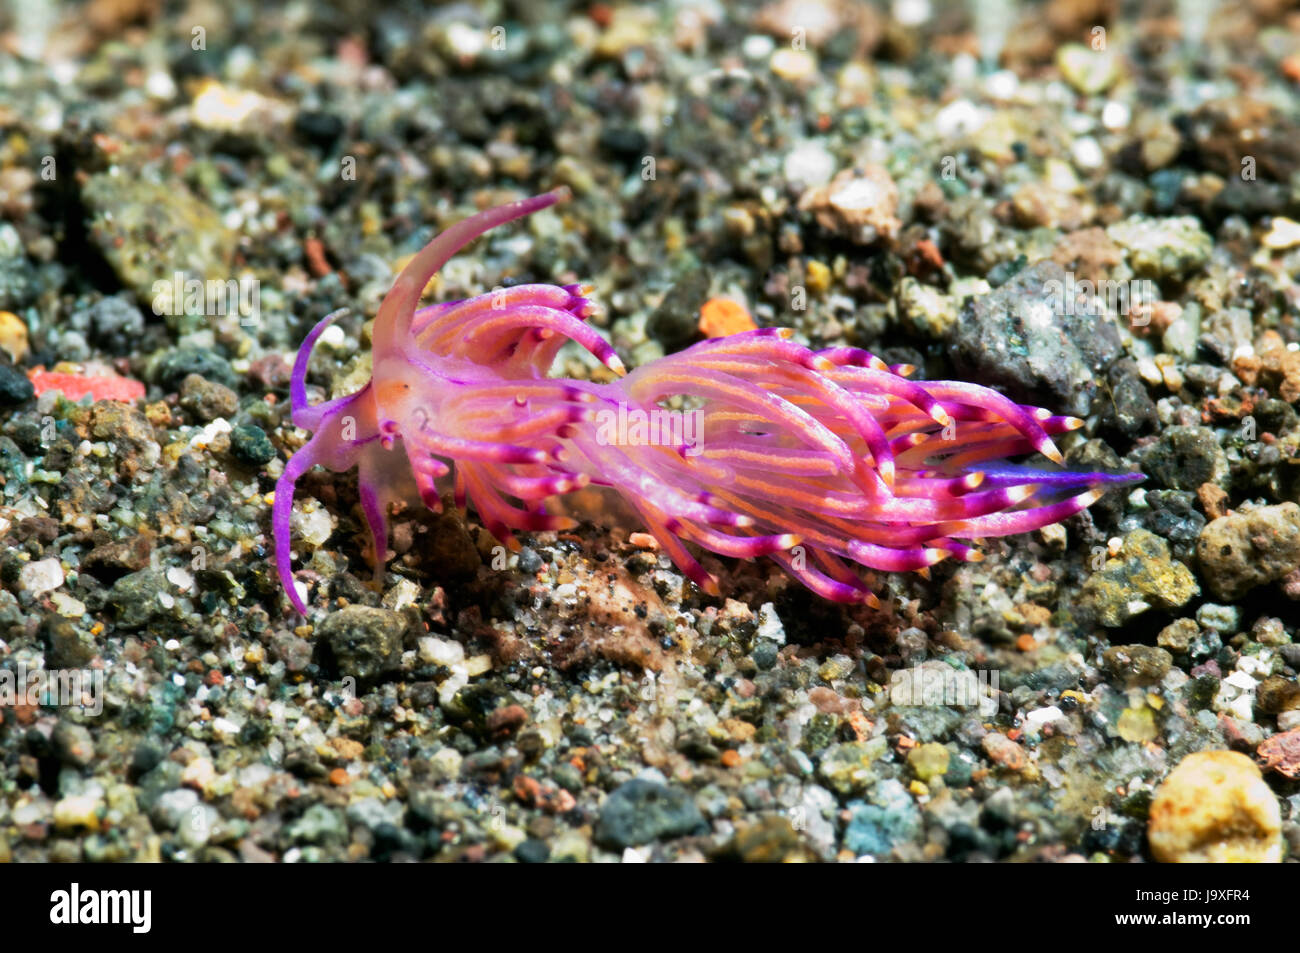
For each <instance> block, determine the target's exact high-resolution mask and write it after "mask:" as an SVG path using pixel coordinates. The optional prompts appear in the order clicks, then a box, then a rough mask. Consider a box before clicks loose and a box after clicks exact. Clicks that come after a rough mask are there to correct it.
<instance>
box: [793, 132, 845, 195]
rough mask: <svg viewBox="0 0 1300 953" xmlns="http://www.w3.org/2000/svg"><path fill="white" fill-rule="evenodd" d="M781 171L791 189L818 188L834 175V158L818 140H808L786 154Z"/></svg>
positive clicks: (801, 190)
mask: <svg viewBox="0 0 1300 953" xmlns="http://www.w3.org/2000/svg"><path fill="white" fill-rule="evenodd" d="M781 171H782V174H783V175H784V176H785V180H786V182H788V183H789V184H790V187H791V188H793V189H796V190H798V191H800V192H803V191H804V190H805V189H816V188H820V187H822V186H824V185H825V184H826V183H828V182H829V181H830V180H831V176H832V175H834V174H835V157H834V156H833V155H831V153H830V151H829V150H828V149H827V148H826V146H825V145H824V144H823V143H822V142H821V141H820V140H815V139H814V140H808V141H806V142H801V143H799V144H798V145H797V146H795V147H794V148H793V149H792V150H790V152H788V153H786V156H785V160H784V161H783V162H782V165H781Z"/></svg>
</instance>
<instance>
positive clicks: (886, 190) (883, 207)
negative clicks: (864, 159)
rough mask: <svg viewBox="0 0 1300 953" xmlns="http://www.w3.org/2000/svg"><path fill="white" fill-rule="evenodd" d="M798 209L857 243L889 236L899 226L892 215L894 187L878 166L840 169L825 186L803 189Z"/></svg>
mask: <svg viewBox="0 0 1300 953" xmlns="http://www.w3.org/2000/svg"><path fill="white" fill-rule="evenodd" d="M799 208H800V209H801V210H803V211H811V212H812V213H813V215H814V216H815V217H816V219H817V222H818V224H819V225H821V227H822V228H824V229H826V230H827V231H832V232H837V233H839V234H841V235H844V236H845V237H847V238H849V239H850V240H851V241H853V242H856V243H857V244H859V245H870V244H872V243H873V242H875V241H877V240H878V239H880V238H893V237H894V236H895V235H896V234H898V231H899V230H900V229H901V228H902V226H903V223H902V222H901V221H900V220H899V219H898V217H897V215H896V213H897V211H898V188H897V186H895V185H894V180H893V179H892V178H891V177H890V175H889V173H888V172H887V171H886V170H885V169H884V167H882V166H879V165H871V164H869V165H865V166H863V167H862V168H861V169H844V170H843V171H841V172H840V173H839V174H837V175H836V176H835V177H834V178H833V179H831V181H830V182H828V183H827V184H826V185H822V186H818V187H816V188H811V189H809V190H808V191H806V192H804V194H803V195H802V196H800V198H799Z"/></svg>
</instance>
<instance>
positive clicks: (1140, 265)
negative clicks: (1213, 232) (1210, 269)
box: [1106, 215, 1214, 278]
mask: <svg viewBox="0 0 1300 953" xmlns="http://www.w3.org/2000/svg"><path fill="white" fill-rule="evenodd" d="M1106 234H1107V235H1109V236H1110V237H1111V239H1112V240H1113V241H1114V242H1115V244H1117V245H1119V246H1121V247H1122V248H1124V249H1125V250H1126V251H1127V252H1128V259H1129V263H1130V264H1131V265H1132V266H1133V270H1134V271H1135V272H1137V273H1138V275H1144V276H1148V277H1152V278H1178V277H1182V276H1183V275H1186V274H1188V273H1189V272H1191V271H1194V270H1195V269H1197V268H1200V267H1201V266H1202V265H1204V264H1205V263H1206V261H1208V260H1209V257H1210V250H1211V249H1212V248H1213V247H1214V240H1213V239H1212V238H1210V236H1209V234H1208V233H1207V232H1206V231H1205V229H1203V228H1201V223H1200V222H1199V221H1198V220H1197V219H1196V218H1194V217H1192V216H1191V215H1183V216H1179V217H1175V218H1149V217H1147V216H1144V215H1135V216H1133V217H1131V218H1126V219H1124V220H1123V221H1122V222H1116V223H1115V224H1114V225H1111V226H1110V227H1109V228H1107V229H1106Z"/></svg>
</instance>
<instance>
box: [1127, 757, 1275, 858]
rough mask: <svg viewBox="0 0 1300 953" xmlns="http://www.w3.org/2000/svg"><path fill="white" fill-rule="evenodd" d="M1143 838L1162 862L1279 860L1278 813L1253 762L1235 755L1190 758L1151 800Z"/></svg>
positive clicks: (1271, 794)
mask: <svg viewBox="0 0 1300 953" xmlns="http://www.w3.org/2000/svg"><path fill="white" fill-rule="evenodd" d="M1150 816H1151V824H1150V827H1149V828H1148V830H1147V840H1148V842H1149V843H1150V845H1151V853H1152V855H1154V856H1155V858H1156V860H1159V861H1161V862H1163V863H1167V864H1181V863H1212V864H1214V863H1219V864H1222V863H1265V864H1278V863H1281V862H1282V812H1281V809H1280V808H1279V806H1278V803H1277V797H1276V795H1274V794H1273V792H1272V790H1270V789H1269V786H1268V785H1267V784H1266V783H1264V778H1263V776H1262V775H1261V774H1260V771H1259V768H1258V767H1256V766H1255V763H1254V762H1253V761H1251V760H1250V758H1248V757H1246V756H1245V755H1244V754H1238V753H1237V752H1235V751H1198V752H1195V753H1193V754H1189V755H1188V756H1187V757H1185V758H1183V760H1182V761H1181V762H1180V763H1179V765H1178V767H1176V768H1175V769H1174V770H1173V771H1172V772H1171V773H1170V775H1169V777H1167V778H1165V781H1164V783H1163V784H1161V785H1160V787H1159V789H1158V790H1157V791H1156V796H1155V798H1154V799H1153V800H1152V801H1151V815H1150Z"/></svg>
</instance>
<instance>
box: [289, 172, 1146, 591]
mask: <svg viewBox="0 0 1300 953" xmlns="http://www.w3.org/2000/svg"><path fill="white" fill-rule="evenodd" d="M565 194H566V192H565V190H555V191H552V192H548V193H546V194H544V195H539V196H536V197H534V198H531V199H524V200H522V201H519V202H514V203H511V204H509V205H503V206H500V207H499V208H494V209H489V210H487V211H484V212H480V213H479V214H477V215H473V216H471V217H469V218H467V219H465V220H464V221H462V222H460V223H458V224H456V225H454V226H452V227H451V228H449V229H447V230H446V231H445V232H443V233H442V234H441V235H439V236H438V237H437V238H435V239H434V240H433V241H432V242H430V243H429V245H427V246H426V247H425V248H424V249H423V250H421V251H420V252H419V253H418V254H417V255H416V256H415V257H414V258H413V259H412V261H411V262H410V263H409V264H408V265H407V266H406V268H404V269H403V270H402V273H401V274H400V275H399V276H398V278H397V279H396V281H395V283H394V286H393V289H392V290H391V291H390V292H389V294H388V295H387V296H386V297H385V298H384V301H383V303H382V305H381V306H380V310H379V314H378V316H377V318H376V321H375V326H374V334H373V345H374V371H373V375H374V376H373V378H372V380H371V382H370V383H368V384H367V385H366V386H365V387H364V388H363V389H362V390H360V391H358V392H357V393H356V394H353V395H350V396H348V397H343V398H339V399H336V400H332V401H327V402H324V403H321V404H315V405H311V404H308V402H307V394H306V373H307V363H308V359H309V357H310V354H311V349H312V347H313V345H314V344H315V343H316V341H317V340H318V339H319V338H320V335H321V334H322V333H323V332H324V330H325V328H326V327H327V326H328V324H329V322H330V321H331V320H332V318H333V317H334V316H333V315H331V316H330V317H327V318H325V319H324V320H322V321H321V322H320V323H319V324H317V325H316V327H315V328H313V329H312V331H311V332H310V333H309V334H308V336H307V338H306V340H305V341H304V343H303V346H302V349H301V351H300V352H299V354H298V357H297V360H296V361H295V364H294V370H293V377H292V381H291V387H290V391H291V408H292V414H293V421H294V423H296V424H297V425H298V426H300V427H303V428H305V429H307V430H311V431H313V434H312V437H311V439H310V440H309V441H308V442H307V443H306V445H304V446H303V447H302V448H301V449H300V450H299V451H298V452H297V453H296V454H295V455H294V456H293V457H292V458H291V459H290V461H289V462H288V464H287V465H286V467H285V470H284V474H283V475H282V476H281V477H280V480H279V482H278V483H277V484H276V496H275V504H274V507H273V511H272V527H273V531H274V534H275V539H276V568H277V571H278V572H279V574H280V578H281V580H282V582H283V583H284V586H285V589H286V591H287V592H288V594H289V599H290V602H291V603H292V605H293V606H294V608H295V609H297V610H298V611H299V612H305V611H306V603H305V601H304V600H303V599H302V598H301V596H300V594H299V592H298V591H297V589H296V588H295V584H294V580H293V574H292V562H291V557H290V535H291V520H290V516H291V512H292V506H293V495H294V489H295V485H296V482H297V480H298V479H299V478H300V477H301V476H302V475H303V474H304V473H306V472H307V470H309V469H310V468H311V467H312V466H314V465H316V464H318V463H319V464H322V465H324V466H326V467H328V468H330V469H333V470H336V471H342V470H347V469H350V468H351V467H357V468H358V470H359V488H360V498H361V511H362V515H363V516H364V518H365V521H366V524H367V526H368V528H369V530H370V533H371V536H372V539H373V542H374V553H375V570H376V573H377V574H378V573H381V572H382V570H383V565H384V562H385V559H386V555H387V533H388V529H387V516H388V507H389V505H390V504H391V503H393V502H394V501H396V499H397V498H398V493H399V489H398V487H399V484H402V483H403V477H405V476H413V477H414V485H415V488H416V490H418V494H419V497H420V499H421V500H422V501H423V502H424V504H425V505H426V506H427V507H429V508H431V509H434V510H438V509H440V508H441V506H442V494H443V493H444V492H446V491H447V490H450V491H451V492H452V493H453V496H454V498H455V501H456V504H457V505H458V506H465V505H472V506H473V508H474V510H475V512H476V514H477V516H478V518H479V519H480V520H481V521H482V523H483V525H484V526H485V527H486V528H487V529H488V530H489V531H490V532H492V533H493V534H494V535H496V536H497V537H498V538H499V539H500V540H501V541H502V542H503V543H504V544H505V545H507V546H508V547H509V548H511V549H516V548H517V547H518V545H519V544H518V541H517V540H516V539H515V538H514V537H513V535H512V532H513V531H519V530H524V531H533V532H537V531H554V530H561V529H568V528H572V527H573V526H574V525H576V524H575V523H574V521H573V520H572V519H571V518H570V516H569V515H567V514H564V513H562V512H559V511H557V510H558V508H557V507H555V506H552V505H551V504H552V501H559V500H560V499H561V498H562V497H563V496H564V495H565V494H568V493H572V492H574V491H576V490H579V489H581V488H583V487H586V486H591V487H596V488H604V489H606V490H607V491H609V492H612V493H615V494H618V495H619V496H620V497H622V499H623V500H624V501H626V502H627V503H628V504H629V506H630V508H631V510H633V511H634V512H635V513H637V514H638V515H639V516H640V519H641V521H642V524H643V525H644V526H645V528H646V529H647V530H648V531H649V532H650V533H651V534H652V535H653V536H654V537H655V538H656V540H657V541H658V543H659V545H660V547H661V549H662V551H663V552H664V553H665V554H666V555H667V556H668V557H669V558H671V559H672V560H673V562H674V563H676V565H677V566H678V568H679V569H680V570H681V571H682V573H683V574H684V575H685V576H686V577H687V578H689V579H690V580H692V581H693V582H695V583H696V584H697V585H698V586H699V587H700V588H701V589H702V590H703V591H704V592H706V593H709V594H711V595H719V594H720V593H721V592H722V587H721V584H720V581H719V580H718V578H717V577H716V576H715V575H714V574H713V573H711V572H709V571H708V570H707V569H706V568H705V567H704V565H703V564H702V563H701V562H700V561H699V559H698V558H697V557H696V555H695V554H694V553H693V552H692V550H691V549H690V548H688V546H694V547H698V549H700V550H703V551H706V552H710V553H713V554H716V555H719V556H726V557H731V558H741V559H752V558H755V557H759V556H766V557H769V558H771V559H773V560H775V561H776V562H777V563H778V564H779V565H781V566H782V567H783V568H784V569H785V570H786V572H788V573H789V574H790V575H791V576H793V577H794V578H795V579H797V580H798V581H799V582H801V583H802V584H804V585H805V586H807V587H808V588H809V589H811V590H812V591H813V592H815V593H817V594H819V595H821V596H823V597H825V598H827V599H833V600H837V601H842V602H854V603H864V604H866V605H870V606H879V605H880V600H879V599H878V598H877V597H876V595H875V594H874V593H872V592H871V590H870V588H869V587H868V585H867V583H866V581H864V579H863V578H862V576H861V573H862V571H863V570H867V571H870V572H876V573H881V572H905V571H913V572H918V573H921V574H923V575H924V574H926V573H928V571H929V567H931V566H933V565H935V564H936V563H938V562H940V561H942V560H944V559H949V558H951V559H956V560H961V561H976V560H978V559H980V558H981V556H980V553H979V551H978V550H976V549H974V548H973V547H972V546H970V545H968V542H969V541H972V540H976V539H980V538H984V537H990V536H1002V535H1008V534H1013V533H1023V532H1027V531H1029V530H1033V529H1037V528H1041V527H1043V526H1047V525H1049V524H1051V523H1055V522H1059V521H1060V520H1062V519H1065V518H1067V517H1069V516H1071V515H1073V514H1074V513H1077V512H1079V511H1080V510H1082V509H1084V508H1086V507H1087V506H1090V505H1091V504H1092V503H1093V502H1095V501H1096V500H1097V499H1098V498H1099V497H1100V496H1101V494H1102V493H1103V492H1104V491H1105V490H1106V489H1107V488H1109V487H1113V486H1118V485H1122V484H1125V483H1128V482H1131V481H1133V480H1139V479H1142V477H1141V475H1140V474H1131V473H1128V474H1111V473H1102V472H1091V471H1073V470H1065V469H1060V467H1059V464H1060V463H1061V462H1062V460H1063V457H1062V455H1061V453H1060V450H1059V449H1058V448H1057V446H1056V444H1055V442H1054V441H1053V440H1052V437H1053V436H1055V435H1059V434H1063V433H1068V432H1069V431H1071V430H1075V429H1077V428H1078V427H1079V426H1081V425H1082V422H1081V421H1078V420H1076V419H1075V418H1071V417H1062V416H1056V415H1053V414H1052V413H1050V412H1049V411H1047V410H1044V409H1042V408H1038V407H1031V406H1025V405H1021V404H1017V403H1016V402H1014V401H1012V400H1011V399H1010V398H1008V397H1006V396H1004V395H1002V394H1000V393H998V392H997V391H994V390H990V389H989V388H986V387H981V386H979V385H977V384H972V383H967V382H962V381H925V380H920V381H917V380H910V379H908V375H909V374H911V373H912V371H913V370H914V368H912V367H910V366H906V365H888V364H886V363H885V362H884V361H882V360H881V359H880V358H878V357H876V356H875V355H873V354H871V353H869V352H867V351H863V350H861V349H858V348H850V347H831V348H826V349H823V350H820V351H813V350H810V349H808V348H806V347H804V346H802V345H800V344H798V343H796V342H795V341H793V340H792V339H791V338H792V332H790V331H789V330H787V329H776V328H764V329H759V330H756V331H750V332H746V333H743V334H737V335H732V336H730V337H727V338H720V339H717V340H712V341H705V342H703V343H700V344H697V345H695V346H694V347H691V348H687V349H686V350H684V351H680V352H678V353H676V354H672V355H669V356H667V357H663V358H660V359H659V360H656V361H652V362H650V363H649V364H646V365H644V366H642V367H639V368H637V369H635V370H633V371H632V372H631V373H630V374H627V376H625V377H622V378H620V379H618V380H615V381H613V382H611V383H596V382H593V381H582V380H567V379H556V378H551V377H549V376H548V374H549V372H550V369H551V364H552V362H553V361H554V359H555V358H556V356H557V355H558V353H559V349H560V348H561V347H562V346H563V344H564V343H565V342H567V341H573V342H575V343H576V344H578V345H579V346H581V347H583V348H585V349H586V350H588V351H589V352H590V353H592V354H593V355H594V356H595V357H597V358H598V359H600V360H601V361H602V362H604V363H605V364H606V365H607V366H609V367H611V368H613V369H614V370H615V371H617V372H619V373H622V371H623V367H622V364H621V362H620V361H619V360H618V356H617V355H616V354H615V353H614V349H613V348H612V347H611V346H610V345H609V343H608V342H607V341H606V340H605V338H604V337H603V336H602V335H601V334H600V333H599V332H598V331H597V330H596V329H595V328H594V327H592V326H591V325H590V324H588V323H587V321H586V319H587V318H588V317H589V316H590V315H591V314H592V304H591V302H590V301H589V300H588V298H587V295H588V294H590V288H587V287H585V286H581V285H564V286H555V285H542V284H527V285H516V286H514V287H511V288H498V289H496V290H494V291H492V292H489V293H487V294H481V295H478V296H476V297H473V298H468V299H466V300H463V301H455V302H447V303H443V304H437V305H432V306H430V307H426V308H422V309H419V310H418V311H417V310H416V309H417V307H418V304H419V299H420V295H421V293H422V292H423V289H424V287H425V286H426V285H427V283H428V282H429V280H430V278H431V277H432V276H433V274H434V273H435V272H436V271H437V269H438V268H439V267H441V266H442V264H443V263H445V262H446V261H447V259H448V258H449V257H450V256H451V255H452V254H454V253H455V252H456V251H457V250H458V249H460V248H461V247H463V246H464V245H465V244H466V243H467V242H469V241H471V240H473V239H474V238H475V237H477V236H479V235H481V234H482V233H483V232H485V231H487V230H488V229H490V228H492V227H494V226H496V225H499V224H502V223H504V222H508V221H511V220H514V219H517V218H519V217H521V216H523V215H527V214H529V213H530V212H533V211H537V210H538V209H542V208H546V207H548V206H550V205H553V204H554V203H556V202H558V201H560V200H561V199H562V198H564V197H565ZM399 444H400V446H399ZM1033 455H1040V456H1041V457H1042V458H1046V461H1048V463H1047V464H1043V465H1030V464H1024V463H1012V462H1010V461H1011V460H1013V459H1015V458H1019V457H1031V456H1033ZM1052 464H1056V466H1053V465H1052ZM408 471H409V474H408ZM963 540H964V541H966V542H963Z"/></svg>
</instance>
